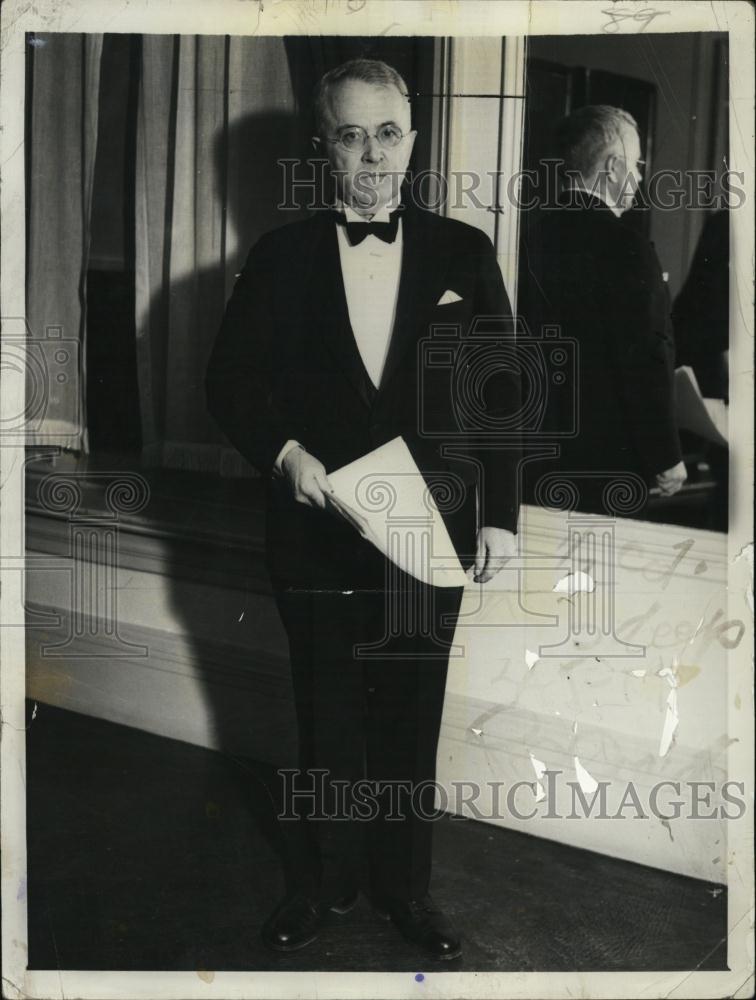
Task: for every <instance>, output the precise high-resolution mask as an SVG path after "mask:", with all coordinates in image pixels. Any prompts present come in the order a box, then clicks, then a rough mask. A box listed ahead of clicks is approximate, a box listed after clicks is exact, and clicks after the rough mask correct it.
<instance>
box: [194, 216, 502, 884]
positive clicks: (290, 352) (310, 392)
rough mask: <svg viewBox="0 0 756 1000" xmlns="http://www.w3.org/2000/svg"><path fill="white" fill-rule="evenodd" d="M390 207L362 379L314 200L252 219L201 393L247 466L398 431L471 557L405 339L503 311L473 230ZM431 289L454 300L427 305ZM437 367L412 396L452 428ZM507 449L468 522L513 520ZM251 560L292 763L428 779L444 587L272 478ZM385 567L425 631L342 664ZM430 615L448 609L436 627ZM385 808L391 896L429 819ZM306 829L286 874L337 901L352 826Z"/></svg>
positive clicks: (263, 467) (417, 862)
mask: <svg viewBox="0 0 756 1000" xmlns="http://www.w3.org/2000/svg"><path fill="white" fill-rule="evenodd" d="M402 219H403V223H402V224H403V256H402V268H401V277H400V285H399V296H398V302H397V309H396V318H395V323H394V329H393V333H392V337H391V341H390V346H389V352H388V357H387V361H386V365H385V369H384V372H383V375H382V378H381V383H380V387H379V389H378V390H376V389H375V387H374V386H373V385H372V383H371V381H370V379H369V377H368V375H367V372H366V371H365V368H364V365H363V363H362V360H361V357H360V354H359V351H358V348H357V345H356V342H355V338H354V336H353V334H352V330H351V327H350V322H349V315H348V310H347V304H346V297H345V291H344V284H343V279H342V274H341V267H340V259H339V250H338V243H337V235H336V223H335V221H334V218H333V216H332V215H331V214H330V213H319V214H318V215H316V216H314V217H313V218H311V219H309V220H306V221H304V222H297V223H293V224H291V225H287V226H284V227H283V228H281V229H279V230H276V231H274V232H271V233H269V234H267V235H266V236H264V237H263V238H262V239H261V240H260V241H259V242H258V243H257V245H256V246H255V247H253V249H252V251H251V252H250V255H249V258H248V260H247V263H246V265H245V267H244V270H243V271H242V273H241V276H240V277H239V279H238V281H237V283H236V286H235V288H234V291H233V295H232V297H231V299H230V301H229V304H228V307H227V311H226V316H225V319H224V322H223V326H222V328H221V331H220V334H219V337H218V341H217V343H216V346H215V349H214V352H213V355H212V358H211V361H210V366H209V369H208V381H207V388H208V400H209V406H210V409H211V412H212V413H213V414H214V415H215V417H216V419H217V420H218V422H219V424H220V426H221V427H222V428H223V430H224V431H225V432H226V434H227V435H228V437H229V438H230V440H231V441H232V442H233V443H234V444H235V445H236V447H237V448H238V449H239V451H240V452H241V453H242V454H243V455H245V456H246V457H247V458H248V459H249V461H250V462H251V463H252V464H253V465H254V466H256V467H257V468H258V469H259V470H260V472H262V473H263V474H268V473H270V471H271V469H272V468H273V466H274V462H275V460H276V457H277V455H278V453H279V451H280V449H281V448H282V446H283V445H284V443H285V442H286V441H287V440H289V439H293V440H296V441H299V442H301V444H302V445H303V446H304V447H305V448H306V449H307V450H308V451H309V452H310V453H311V454H312V455H314V456H315V457H316V458H318V459H319V460H320V461H321V462H323V464H324V465H325V467H326V470H327V472H332V471H334V470H335V469H337V468H339V467H341V466H342V465H344V464H346V463H348V462H351V461H353V460H354V459H357V458H359V457H360V456H362V455H364V454H366V453H367V452H370V451H371V450H373V449H374V448H376V447H378V446H379V445H381V444H383V443H385V442H387V441H389V440H391V439H392V438H394V437H396V436H397V435H402V437H403V438H404V439H405V441H406V442H407V445H408V446H409V448H410V450H411V451H412V453H413V455H414V458H415V460H416V462H417V464H418V466H419V468H420V470H421V471H422V472H423V474H424V476H425V477H426V480H427V481H428V482H430V483H432V481H433V474H434V473H435V474H438V473H442V474H443V473H447V474H448V473H449V472H450V471H454V472H457V473H461V474H462V477H463V478H464V479H465V481H466V483H467V487H468V488H467V489H466V491H465V493H464V496H463V500H462V502H461V503H460V505H459V506H458V508H457V509H456V510H453V511H450V512H447V513H445V514H444V517H445V520H446V523H447V527H448V529H449V533H450V535H451V537H452V539H453V541H454V543H455V545H456V547H457V550H458V552H459V553H460V555H461V556H463V564H464V565H470V563H471V562H472V555H473V554H474V550H475V531H476V511H475V490H474V483H475V479H476V475H475V466H474V465H472V464H469V463H465V462H456V463H455V462H454V461H453V460H449V459H448V458H445V457H443V456H442V455H441V453H440V443H439V442H438V441H436V440H428V439H424V438H423V437H422V436H421V435H420V434H419V433H418V405H419V399H418V359H419V346H418V345H419V342H420V341H421V339H422V338H424V337H427V336H428V334H429V332H430V327H431V325H432V324H433V323H449V324H459V325H460V327H461V329H462V333H463V334H464V333H466V332H467V329H468V327H469V324H470V322H471V320H472V319H473V317H474V316H476V315H481V314H482V315H488V316H497V315H498V316H502V315H503V316H507V315H509V302H508V299H507V295H506V292H505V289H504V285H503V282H502V278H501V274H500V271H499V268H498V265H497V262H496V257H495V255H494V252H493V248H492V246H491V244H490V241H489V240H488V239H487V238H486V237H485V236H484V235H483V234H482V233H481V232H480V231H479V230H477V229H474V228H472V227H470V226H467V225H464V224H462V223H459V222H456V221H452V220H449V219H445V218H441V217H438V216H436V215H434V214H432V213H430V212H425V211H422V210H419V209H417V208H416V207H414V206H412V205H408V206H407V207H406V208H405V209H404V211H403V213H402ZM447 290H452V291H454V292H455V293H456V294H457V295H459V296H460V301H458V302H455V303H453V304H450V305H443V306H440V305H438V302H439V300H440V299H441V298H442V296H443V294H444V292H446V291H447ZM442 375H443V373H439V378H438V381H437V382H436V383H435V384H433V383H431V385H430V386H428V387H427V389H426V394H425V396H424V398H423V400H422V401H420V404H421V405H424V406H428V407H430V408H431V410H432V412H433V414H434V416H435V417H436V418H439V419H440V421H441V422H443V423H445V425H446V426H448V427H449V428H450V436H449V440H450V441H455V440H456V438H455V434H454V433H453V431H454V429H455V428H456V426H457V419H456V413H455V401H454V399H453V398H452V395H451V392H450V389H449V385H450V380H449V378H448V372H446V373H445V375H444V376H443V377H442ZM488 392H489V398H488V402H489V404H490V406H491V407H497V408H498V409H499V410H505V411H510V412H517V411H518V409H519V387H518V383H517V381H516V379H514V378H513V377H512V376H509V375H506V374H502V375H501V376H500V377H499V379H498V380H496V379H493V380H491V382H490V383H489V385H488ZM516 464H517V461H516V455H514V454H513V453H510V455H509V456H507V455H502V456H500V457H498V459H497V460H496V461H495V462H490V463H488V464H487V467H486V469H485V477H484V480H485V482H484V488H483V496H482V502H483V512H482V517H483V522H482V523H485V524H487V525H491V526H494V527H502V528H507V529H509V530H511V531H515V530H516V520H517V496H516V480H517V477H516ZM452 467H453V468H452ZM464 557H466V558H464ZM267 558H268V566H269V570H270V573H271V578H272V580H273V583H274V587H275V589H276V593H277V598H278V605H279V610H280V612H281V615H282V619H283V621H284V625H285V626H286V629H287V632H288V636H289V643H290V651H291V662H292V677H293V684H294V693H295V699H296V703H297V712H298V719H299V741H300V766H301V767H302V768H303V769H304V768H313V767H315V768H317V767H325V768H328V769H329V771H330V772H331V776H332V777H336V778H341V779H344V780H346V781H349V782H353V781H355V780H357V779H359V778H360V777H362V775H363V774H364V773H365V761H366V762H367V774H368V776H369V777H371V778H376V779H381V778H384V779H393V780H411V781H413V782H416V783H417V782H421V781H427V780H432V779H433V778H434V777H435V754H436V745H437V740H438V732H439V726H440V718H441V710H442V706H443V696H444V686H445V680H446V666H447V651H448V643H449V642H450V640H451V638H452V635H453V630H454V629H453V624H454V618H455V615H456V612H457V610H458V607H459V601H460V599H461V589H459V588H452V589H440V588H428V587H423V585H420V584H417V583H416V582H413V581H412V580H411V579H410V578H409V577H407V576H405V575H404V574H401V573H399V574H396V573H395V574H394V575H393V577H389V576H387V564H386V561H385V560H384V558H383V557H382V556H381V555H380V554H379V553H378V551H377V550H376V549H374V548H373V547H372V546H370V545H369V544H368V543H367V542H364V541H363V540H362V539H361V538H360V537H359V536H358V535H357V533H356V532H355V531H354V529H352V528H350V527H349V526H347V525H346V524H344V523H343V522H341V521H340V520H338V519H337V518H336V517H333V516H331V515H330V514H328V513H325V512H323V511H321V510H317V509H313V508H310V507H307V506H305V505H303V504H300V503H297V502H296V501H295V500H294V499H293V498H292V497H291V496H290V493H289V490H288V487H287V485H286V483H285V482H284V481H283V480H281V479H278V478H276V477H275V476H272V477H271V478H270V481H269V489H268V507H267ZM389 579H391V580H392V581H393V582H392V583H391V584H390V585H391V586H396V587H397V588H398V589H400V590H405V591H406V592H407V593H412V594H413V600H415V599H417V600H419V601H421V602H422V601H426V600H428V598H429V597H431V598H432V605H433V616H434V629H433V634H432V635H425V636H423V635H413V636H410V637H409V638H407V637H405V638H403V639H402V638H400V639H396V638H394V639H392V640H391V643H390V645H389V646H387V647H386V648H385V649H384V651H383V652H384V653H385V654H386V655H385V657H378V658H376V659H371V660H370V661H363V662H360V661H355V660H354V657H353V651H352V650H353V646H354V644H355V643H365V642H370V641H376V642H379V641H380V640H381V638H382V636H383V634H384V628H385V592H386V588H387V581H388V580H389ZM344 591H348V592H349V593H344ZM431 591H432V593H431ZM445 614H446V615H451V619H450V621H448V622H447V623H446V624H444V623H443V622H442V616H443V615H445ZM397 643H398V645H397ZM392 656H394V657H395V656H398V657H399V658H398V659H396V658H392ZM365 738H366V740H367V746H366V750H365V749H364V748H363V741H364V739H365ZM432 802H433V792H432V789H430V788H429V789H428V790H427V791H426V792H425V793H424V795H423V804H424V808H426V809H428V810H429V811H430V810H432ZM384 812H385V810H384ZM384 812H382V813H381V815H380V816H379V817H378V820H377V821H376V822H373V823H371V840H370V850H371V862H372V864H371V871H372V881H373V887H374V889H376V891H380V892H381V893H383V894H386V895H390V896H394V897H395V898H420V897H422V895H423V894H424V893H425V892H426V891H427V887H428V880H429V877H430V827H429V824H428V823H427V822H426V823H424V822H421V821H419V820H417V819H412V820H407V821H405V822H395V821H394V822H386V821H384V818H383V816H384ZM311 826H312V825H311ZM317 826H318V829H317V831H316V832H317V837H316V838H315V840H314V842H313V844H312V845H311V850H312V857H311V858H308V859H306V860H305V861H301V859H299V861H298V860H297V859H295V861H294V871H293V876H292V877H293V878H294V879H295V880H296V881H297V882H298V883H299V884H301V883H302V882H305V883H307V881H308V880H310V881H311V882H312V883H313V891H317V892H319V894H320V896H321V897H322V898H336V897H337V896H338V895H339V894H340V893H341V892H343V891H345V890H347V889H349V888H352V887H353V885H354V883H355V879H356V878H357V875H356V868H357V865H358V842H359V833H360V832H361V831H360V830H355V828H354V824H346V823H336V824H334V823H330V824H329V823H323V824H317ZM318 860H319V865H318ZM318 868H319V869H320V871H319V873H318ZM318 880H320V882H321V885H320V886H318Z"/></svg>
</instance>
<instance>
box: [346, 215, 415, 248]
mask: <svg viewBox="0 0 756 1000" xmlns="http://www.w3.org/2000/svg"><path fill="white" fill-rule="evenodd" d="M400 212H401V209H399V208H398V209H397V210H396V211H395V212H392V213H391V214H390V215H389V221H388V222H347V218H346V216H345V215H344V214H343V212H334V213H333V214H334V216H335V217H336V221H337V223H338V224H339V225H341V226H344V227H345V229H346V234H347V239H348V240H349V245H350V246H353V247H354V246H357V244H358V243H362V241H363V240H364V239H365V237H366V236H377V237H378V239H379V240H383V242H384V243H393V242H394V240H395V239H396V232H397V229H398V228H399V215H400Z"/></svg>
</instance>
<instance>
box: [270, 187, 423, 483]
mask: <svg viewBox="0 0 756 1000" xmlns="http://www.w3.org/2000/svg"><path fill="white" fill-rule="evenodd" d="M393 208H394V206H393V205H386V206H384V207H383V208H382V209H380V211H378V212H376V213H375V215H373V216H371V217H370V219H368V218H367V217H365V216H362V215H358V214H357V212H355V211H354V209H352V208H350V207H349V206H348V205H344V204H341V203H339V204H337V205H336V209H337V210H338V211H341V212H343V213H344V215H345V216H346V219H347V222H357V223H367V222H388V221H389V214H390V212H391V211H392V210H393ZM336 238H337V240H338V244H339V260H340V262H341V275H342V278H343V279H344V292H345V293H346V302H347V309H348V311H349V322H350V324H351V327H352V333H353V334H354V339H355V341H356V343H357V350H358V351H359V352H360V357H361V358H362V363H363V364H364V366H365V370H366V371H367V373H368V375H369V376H370V381H371V382H372V383H373V385H374V386H375V387H376V389H377V388H378V386H379V385H380V381H381V375H382V373H383V368H384V365H385V364H386V356H387V354H388V348H389V343H390V341H391V333H392V330H393V329H394V319H395V317H396V302H397V298H398V295H399V277H400V274H401V269H402V245H403V243H402V220H401V218H400V219H399V225H398V228H397V232H396V239H395V240H394V242H393V243H386V242H384V241H383V240H381V239H379V238H378V237H377V236H373V235H372V234H371V235H369V236H366V237H365V239H364V240H362V242H361V243H357V244H356V245H355V246H352V245H351V243H350V242H349V237H348V236H347V232H346V227H345V226H341V225H338V224H336ZM297 445H299V442H298V441H287V442H286V444H285V445H284V446H283V448H282V449H281V451H280V452H279V454H278V457H277V459H276V463H275V469H276V471H277V472H279V473H280V472H281V463H282V461H283V459H284V456H285V455H286V454H287V453H288V452H289V451H290V450H291V449H292V448H294V447H296V446H297ZM299 446H300V447H301V445H299Z"/></svg>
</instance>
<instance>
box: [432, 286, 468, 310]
mask: <svg viewBox="0 0 756 1000" xmlns="http://www.w3.org/2000/svg"><path fill="white" fill-rule="evenodd" d="M461 301H462V296H461V295H457V293H456V292H453V291H452V290H451V288H447V289H446V291H445V292H444V294H443V295H442V296H441V298H440V299H439V300H438V302H437V303H436V305H437V306H448V305H451V303H452V302H461Z"/></svg>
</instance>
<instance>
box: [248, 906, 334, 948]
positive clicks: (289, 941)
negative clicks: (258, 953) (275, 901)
mask: <svg viewBox="0 0 756 1000" xmlns="http://www.w3.org/2000/svg"><path fill="white" fill-rule="evenodd" d="M327 912H328V911H327V910H326V909H325V908H324V907H323V905H322V904H321V903H319V902H318V901H317V900H314V899H311V898H310V897H309V896H306V895H304V894H302V893H295V894H294V895H292V896H287V897H286V899H284V901H283V902H282V903H281V905H280V906H279V907H278V908H277V909H276V910H274V911H273V913H272V915H271V916H270V917H269V918H268V920H267V921H266V922H265V924H264V925H263V928H262V931H261V937H262V939H263V943H264V944H266V945H267V946H268V947H269V948H272V949H273V950H274V951H296V950H297V949H298V948H304V947H305V946H306V945H308V944H312V942H313V941H314V940H315V938H316V937H317V936H318V934H319V933H320V928H321V927H322V926H323V924H324V922H325V918H326V913H327Z"/></svg>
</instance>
